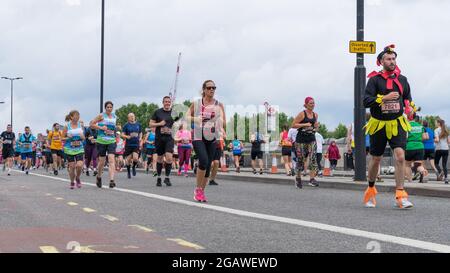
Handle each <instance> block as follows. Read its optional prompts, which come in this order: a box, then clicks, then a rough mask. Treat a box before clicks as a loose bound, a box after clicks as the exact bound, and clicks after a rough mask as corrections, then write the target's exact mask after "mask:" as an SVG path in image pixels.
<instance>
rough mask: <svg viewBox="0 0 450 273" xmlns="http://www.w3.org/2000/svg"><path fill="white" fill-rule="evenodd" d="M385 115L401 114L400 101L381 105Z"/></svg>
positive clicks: (391, 101)
mask: <svg viewBox="0 0 450 273" xmlns="http://www.w3.org/2000/svg"><path fill="white" fill-rule="evenodd" d="M381 112H382V113H383V114H397V113H399V112H400V102H399V101H398V100H390V101H386V102H384V103H383V104H382V105H381Z"/></svg>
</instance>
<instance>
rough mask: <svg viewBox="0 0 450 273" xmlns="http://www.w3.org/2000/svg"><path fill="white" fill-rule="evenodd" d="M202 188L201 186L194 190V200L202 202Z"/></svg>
mask: <svg viewBox="0 0 450 273" xmlns="http://www.w3.org/2000/svg"><path fill="white" fill-rule="evenodd" d="M202 197H203V196H202V189H201V188H196V189H195V191H194V200H195V201H197V202H202V201H203V198H202Z"/></svg>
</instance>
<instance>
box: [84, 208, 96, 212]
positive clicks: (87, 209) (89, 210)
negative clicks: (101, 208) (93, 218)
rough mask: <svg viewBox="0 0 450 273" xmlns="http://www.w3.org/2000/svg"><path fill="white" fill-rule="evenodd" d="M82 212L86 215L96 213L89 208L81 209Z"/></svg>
mask: <svg viewBox="0 0 450 273" xmlns="http://www.w3.org/2000/svg"><path fill="white" fill-rule="evenodd" d="M83 211H84V212H87V213H92V212H96V210H93V209H90V208H83Z"/></svg>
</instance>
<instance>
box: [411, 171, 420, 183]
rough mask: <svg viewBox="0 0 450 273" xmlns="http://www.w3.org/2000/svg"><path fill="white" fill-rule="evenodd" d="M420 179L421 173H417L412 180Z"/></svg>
mask: <svg viewBox="0 0 450 273" xmlns="http://www.w3.org/2000/svg"><path fill="white" fill-rule="evenodd" d="M419 177H420V172H416V173H415V174H414V176H413V178H412V180H413V181H415V180H417V179H419Z"/></svg>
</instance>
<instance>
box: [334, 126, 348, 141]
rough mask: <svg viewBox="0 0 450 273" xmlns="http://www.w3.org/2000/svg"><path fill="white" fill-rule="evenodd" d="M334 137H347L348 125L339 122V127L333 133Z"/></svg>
mask: <svg viewBox="0 0 450 273" xmlns="http://www.w3.org/2000/svg"><path fill="white" fill-rule="evenodd" d="M331 137H332V138H335V139H339V138H343V137H347V126H345V125H344V124H342V123H339V125H338V127H336V129H335V130H334V132H333V133H332V134H331Z"/></svg>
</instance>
